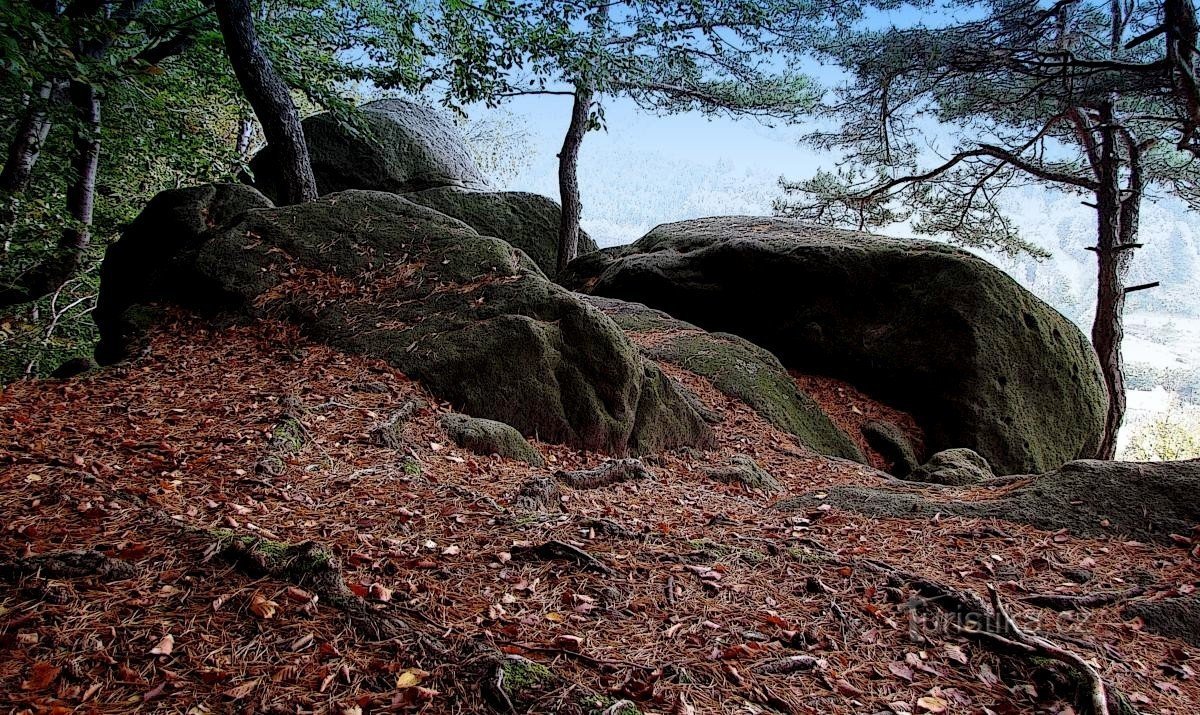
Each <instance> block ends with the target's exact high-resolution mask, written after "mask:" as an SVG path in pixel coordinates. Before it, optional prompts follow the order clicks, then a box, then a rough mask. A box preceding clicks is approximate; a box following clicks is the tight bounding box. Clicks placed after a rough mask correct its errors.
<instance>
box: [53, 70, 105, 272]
mask: <svg viewBox="0 0 1200 715" xmlns="http://www.w3.org/2000/svg"><path fill="white" fill-rule="evenodd" d="M70 91H71V105H72V106H73V107H74V108H75V119H76V121H77V122H79V126H78V128H77V129H76V130H75V157H74V159H73V160H72V166H71V168H72V169H73V170H74V178H73V180H72V182H71V185H70V186H69V187H67V213H68V215H70V217H71V219H72V220H74V221H75V225H74V226H70V227H68V228H67V230H66V231H65V232H63V237H62V242H61V243H60V244H59V245H60V247H61V248H62V249H63V251H64V252H65V253H66V254H67V257H70V258H71V259H72V260H73V261H74V262H75V263H76V264H77V263H78V260H79V259H80V258H81V257H82V255H83V252H84V251H85V250H86V249H87V247H88V243H90V242H91V237H92V232H91V228H92V213H93V210H94V208H95V206H96V175H97V173H98V170H99V167H100V96H99V94H97V92H96V88H95V87H93V86H91V85H90V84H86V83H83V82H72V83H71V90H70Z"/></svg>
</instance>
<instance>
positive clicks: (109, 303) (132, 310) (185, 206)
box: [92, 184, 273, 365]
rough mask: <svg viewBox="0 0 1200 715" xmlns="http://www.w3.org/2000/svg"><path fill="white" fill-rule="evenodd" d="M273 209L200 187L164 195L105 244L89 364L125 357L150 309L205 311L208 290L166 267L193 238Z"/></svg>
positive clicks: (230, 189) (230, 188)
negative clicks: (174, 306)
mask: <svg viewBox="0 0 1200 715" xmlns="http://www.w3.org/2000/svg"><path fill="white" fill-rule="evenodd" d="M271 206H273V204H272V203H271V201H270V200H269V199H267V197H265V196H263V195H262V194H261V193H259V192H258V191H256V190H255V189H253V188H251V187H249V186H242V185H240V184H207V185H204V186H194V187H190V188H186V189H175V190H172V191H164V192H162V193H161V194H158V195H157V196H155V197H154V198H152V199H150V202H149V203H148V204H146V208H144V209H142V212H141V213H140V214H139V215H138V217H137V218H135V219H134V220H133V221H132V222H131V223H130V224H129V225H128V226H126V227H125V228H124V230H123V231H122V234H121V240H119V241H117V242H116V243H113V244H111V245H110V246H109V247H108V249H107V250H106V251H105V253H104V262H103V263H102V264H101V266H100V285H101V287H102V289H101V291H100V296H99V298H98V299H97V301H96V310H95V311H93V313H92V318H93V319H94V320H95V321H96V325H97V326H98V327H99V329H100V343H99V344H98V345H97V347H96V360H97V362H99V363H100V364H102V365H104V364H108V363H112V362H115V361H117V360H120V359H121V358H123V357H125V356H126V355H129V354H132V353H133V352H135V351H136V350H137V348H138V346H137V345H136V344H135V342H136V340H137V339H138V337H139V336H140V335H141V334H142V333H143V329H144V328H145V327H146V322H147V321H148V320H152V319H153V311H152V310H151V309H150V305H151V304H153V303H182V304H202V303H207V302H208V299H209V297H210V295H209V293H210V291H209V289H208V285H207V284H204V283H205V282H204V281H201V283H202V285H197V284H196V283H194V282H189V281H186V280H183V279H184V278H195V277H196V276H193V275H190V274H189V275H184V274H181V273H180V272H179V271H178V270H176V268H175V266H174V264H173V260H174V258H175V257H176V256H178V255H181V254H189V252H191V251H194V250H195V248H196V243H197V241H198V240H199V237H200V236H203V235H205V234H206V233H208V232H209V231H211V230H213V229H215V228H217V227H220V226H222V225H224V224H226V223H228V222H229V221H231V220H233V219H236V218H237V217H239V216H241V215H242V214H243V213H245V212H246V211H249V210H251V209H264V208H270V207H271Z"/></svg>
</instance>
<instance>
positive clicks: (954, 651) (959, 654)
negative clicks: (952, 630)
mask: <svg viewBox="0 0 1200 715" xmlns="http://www.w3.org/2000/svg"><path fill="white" fill-rule="evenodd" d="M945 651H946V657H947V658H949V659H950V660H952V661H954V662H956V663H961V664H963V665H966V664H967V654H966V653H964V652H963V649H962V648H960V647H959V646H956V645H954V644H953V643H947V644H946V646H945Z"/></svg>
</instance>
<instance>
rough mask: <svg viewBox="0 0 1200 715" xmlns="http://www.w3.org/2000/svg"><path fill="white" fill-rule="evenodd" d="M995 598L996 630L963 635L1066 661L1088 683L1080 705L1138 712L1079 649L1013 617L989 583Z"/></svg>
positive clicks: (1096, 710) (1121, 714)
mask: <svg viewBox="0 0 1200 715" xmlns="http://www.w3.org/2000/svg"><path fill="white" fill-rule="evenodd" d="M988 593H989V594H990V595H991V600H992V613H993V615H994V616H995V618H996V620H997V623H998V628H997V630H996V631H991V630H988V631H985V630H974V629H970V628H962V629H959V632H960V633H962V634H963V635H965V636H967V637H970V638H975V639H977V640H981V641H984V642H988V643H991V644H993V645H998V646H1000V647H1001V648H1003V649H1007V650H1010V651H1016V652H1023V653H1025V654H1027V655H1030V656H1035V657H1041V658H1048V659H1050V660H1054V661H1057V662H1059V663H1062V664H1064V665H1066V666H1067V667H1068V668H1070V669H1071V670H1072V671H1073V672H1075V673H1076V674H1077V675H1078V676H1079V677H1080V679H1081V680H1082V681H1083V682H1084V683H1085V684H1086V688H1081V690H1082V691H1084V692H1083V693H1081V695H1083V696H1084V697H1081V698H1080V701H1081V702H1080V703H1079V704H1080V705H1087V706H1088V707H1089V708H1090V711H1091V712H1092V714H1093V715H1135V714H1136V712H1137V711H1136V710H1134V708H1133V706H1132V705H1131V704H1130V703H1129V701H1128V700H1127V699H1126V698H1125V697H1124V696H1123V695H1121V694H1120V693H1119V692H1116V691H1115V690H1111V689H1110V688H1109V687H1108V686H1107V684H1106V683H1105V682H1104V678H1102V677H1101V676H1100V673H1099V671H1097V670H1096V668H1095V667H1093V666H1092V664H1091V663H1088V662H1087V661H1086V660H1084V658H1083V657H1082V656H1080V655H1079V654H1078V653H1074V652H1071V651H1069V650H1067V649H1065V648H1062V647H1061V646H1058V645H1055V644H1054V643H1051V642H1050V641H1049V640H1047V639H1045V638H1043V637H1042V636H1039V635H1037V634H1034V633H1027V632H1025V631H1023V630H1021V628H1020V627H1019V626H1018V625H1017V624H1016V622H1015V621H1013V619H1012V616H1010V615H1009V614H1008V611H1007V610H1006V609H1005V608H1004V604H1003V603H1001V602H1000V592H999V591H997V590H996V587H995V586H991V585H989V586H988Z"/></svg>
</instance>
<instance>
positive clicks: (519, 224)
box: [405, 187, 596, 278]
mask: <svg viewBox="0 0 1200 715" xmlns="http://www.w3.org/2000/svg"><path fill="white" fill-rule="evenodd" d="M405 198H407V199H409V200H411V201H413V202H415V203H418V204H421V205H423V206H428V207H429V208H431V209H434V210H436V211H440V212H441V213H444V214H446V215H447V216H450V217H453V218H456V219H458V220H459V221H462V222H463V223H465V224H467V225H468V226H470V227H471V228H473V229H475V230H476V231H478V232H479V233H481V234H483V235H484V236H495V237H496V238H502V239H504V240H505V241H508V242H509V243H511V244H512V245H514V246H516V247H517V248H519V249H521V250H522V251H524V252H525V253H527V254H528V255H529V257H530V258H532V259H533V262H534V263H536V264H538V267H540V268H541V269H542V272H544V273H545V274H546V275H548V276H550V277H551V278H553V277H554V276H555V274H556V273H557V272H558V258H557V257H558V224H559V220H560V217H561V215H562V208H561V207H560V206H559V205H558V203H557V202H555V201H554V200H553V199H548V198H546V197H545V196H541V195H539V194H530V193H526V192H523V191H465V190H463V189H459V188H454V187H442V188H437V189H428V190H426V191H420V192H417V193H412V194H406V195H405ZM595 250H596V242H595V241H593V240H592V239H591V237H590V236H588V235H587V234H586V233H584V232H582V231H580V233H579V253H580V255H583V254H585V253H591V252H592V251H595Z"/></svg>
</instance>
